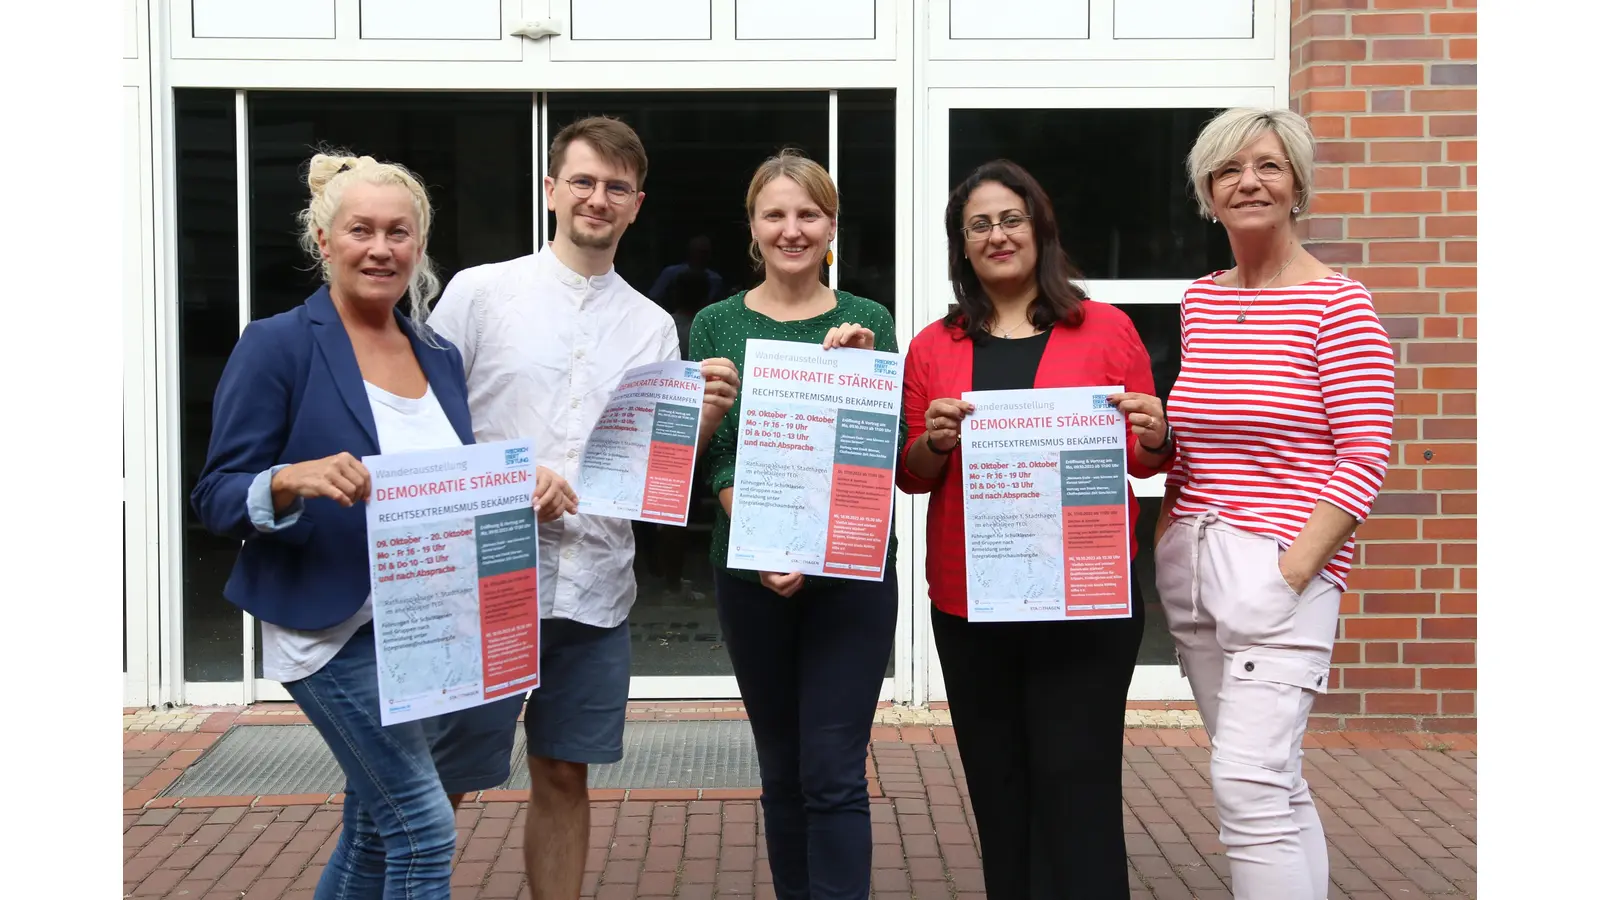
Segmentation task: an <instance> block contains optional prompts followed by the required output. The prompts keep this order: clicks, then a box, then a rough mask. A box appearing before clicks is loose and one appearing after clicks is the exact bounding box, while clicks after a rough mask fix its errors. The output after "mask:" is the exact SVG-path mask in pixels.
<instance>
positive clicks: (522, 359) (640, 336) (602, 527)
mask: <svg viewBox="0 0 1600 900" xmlns="http://www.w3.org/2000/svg"><path fill="white" fill-rule="evenodd" d="M427 324H428V325H430V326H432V327H433V329H434V330H435V331H437V332H438V333H439V334H440V335H442V336H443V337H444V338H445V339H446V340H448V341H450V342H451V343H452V344H455V345H456V347H457V348H458V349H460V351H461V357H462V360H463V361H464V362H465V364H466V370H467V401H468V404H469V405H470V407H471V409H472V431H473V434H474V435H475V436H476V437H477V439H478V440H479V441H483V442H488V441H500V440H508V439H514V438H530V437H531V438H532V439H533V442H534V449H535V453H536V454H537V457H538V463H539V465H541V466H545V467H546V468H549V469H551V470H553V471H555V472H557V473H559V474H560V475H561V476H562V477H563V478H565V479H567V481H568V482H570V483H572V484H574V485H575V484H577V482H578V463H579V461H580V459H581V457H582V456H583V445H584V443H585V442H586V441H587V440H588V439H589V433H590V432H591V431H593V430H594V426H595V424H596V423H597V422H598V421H599V419H600V413H601V412H602V411H603V410H604V409H605V404H606V400H607V398H608V397H609V395H610V393H611V391H612V389H613V388H615V387H616V386H617V385H618V384H619V383H620V382H621V380H622V373H623V372H625V371H627V370H628V369H631V368H633V367H635V366H642V365H647V364H649V363H657V362H664V361H666V360H673V359H680V358H681V356H680V354H679V348H678V332H677V327H676V326H675V325H674V323H673V321H672V317H671V316H670V315H668V314H667V313H666V312H665V311H664V310H662V308H661V307H659V306H657V305H656V304H655V303H653V302H651V301H650V299H649V298H648V297H646V296H644V295H643V294H641V293H639V292H638V291H636V290H634V289H633V288H632V287H629V286H628V284H627V283H626V282H624V281H623V280H622V279H621V278H619V277H618V276H617V273H616V270H615V269H612V270H610V271H608V272H606V273H605V274H604V275H598V276H595V277H593V278H586V277H584V276H582V275H579V274H578V273H576V272H574V271H572V270H571V269H569V268H567V267H566V266H565V265H563V264H562V263H561V261H560V260H558V259H556V256H555V254H554V253H553V252H551V250H550V248H549V247H545V248H544V249H543V250H541V251H539V252H538V253H536V254H533V255H532V256H524V257H521V258H519V259H513V260H510V261H508V262H501V263H492V264H490V265H485V266H477V267H475V268H471V269H466V270H464V271H462V272H460V273H458V274H457V275H456V276H455V277H454V278H452V279H451V280H450V285H449V286H448V287H446V288H445V291H444V295H443V296H442V297H440V298H439V303H438V305H437V306H435V307H434V310H433V313H432V314H431V315H430V316H429V317H428V320H427ZM633 553H634V548H633V528H632V524H631V523H630V522H628V521H627V520H625V519H615V518H610V517H607V516H590V515H584V514H582V513H579V514H577V515H564V516H562V517H561V518H560V519H559V520H557V521H554V522H549V523H544V524H540V526H539V608H540V612H541V614H542V615H543V616H544V617H545V618H551V617H555V618H562V619H573V620H575V621H578V622H582V623H584V624H586V625H594V626H597V627H600V628H610V627H613V626H615V625H618V624H620V623H622V622H624V621H626V620H627V618H628V611H629V610H630V609H632V607H633V601H634V597H635V596H636V592H637V586H636V584H635V582H634V577H633Z"/></svg>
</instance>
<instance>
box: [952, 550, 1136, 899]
mask: <svg viewBox="0 0 1600 900" xmlns="http://www.w3.org/2000/svg"><path fill="white" fill-rule="evenodd" d="M1144 617H1145V616H1144V601H1143V598H1142V597H1140V596H1139V591H1138V584H1137V582H1135V584H1134V596H1133V617H1132V618H1129V619H1107V620H1097V621H1087V622H979V623H973V622H969V621H967V620H966V619H964V618H962V617H960V616H952V615H950V614H948V613H944V612H940V611H939V610H938V609H934V610H933V638H934V643H935V645H936V646H937V647H938V650H939V664H940V666H941V668H942V669H943V671H944V682H945V691H946V694H947V696H948V698H949V701H950V718H951V721H952V723H953V724H954V725H955V731H956V747H957V749H958V750H959V751H960V752H961V764H962V768H963V769H964V770H965V771H966V775H967V790H968V793H969V794H970V796H971V798H972V811H973V815H974V817H975V818H976V819H977V822H978V841H979V843H980V845H981V847H982V851H983V879H984V884H985V887H986V888H987V890H988V896H989V900H1127V897H1128V896H1129V892H1128V874H1127V866H1128V863H1127V845H1126V843H1125V842H1124V840H1123V837H1122V725H1123V714H1124V711H1125V710H1126V708H1127V699H1128V685H1129V684H1130V683H1131V682H1132V680H1133V667H1134V663H1135V661H1136V660H1137V658H1138V655H1139V641H1140V638H1141V636H1142V633H1143V630H1144Z"/></svg>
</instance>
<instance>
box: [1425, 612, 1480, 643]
mask: <svg viewBox="0 0 1600 900" xmlns="http://www.w3.org/2000/svg"><path fill="white" fill-rule="evenodd" d="M1422 636H1423V637H1424V638H1429V639H1433V640H1438V639H1444V640H1457V641H1471V640H1476V639H1477V637H1478V618H1477V617H1476V616H1461V617H1449V618H1446V617H1435V618H1428V619H1423V620H1422Z"/></svg>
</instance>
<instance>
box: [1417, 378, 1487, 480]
mask: <svg viewBox="0 0 1600 900" xmlns="http://www.w3.org/2000/svg"><path fill="white" fill-rule="evenodd" d="M1422 386H1423V387H1425V388H1429V389H1432V390H1440V391H1470V390H1476V389H1477V387H1478V370H1477V369H1475V368H1464V367H1445V366H1439V367H1436V368H1431V369H1425V370H1423V373H1422ZM1441 462H1444V461H1443V460H1441ZM1452 464H1453V465H1475V464H1476V462H1475V461H1474V462H1472V463H1452Z"/></svg>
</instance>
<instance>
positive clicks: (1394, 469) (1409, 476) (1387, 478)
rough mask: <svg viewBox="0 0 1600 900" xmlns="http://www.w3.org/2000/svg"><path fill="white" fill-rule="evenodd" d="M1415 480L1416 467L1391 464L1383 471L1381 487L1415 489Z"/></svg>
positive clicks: (1388, 489)
mask: <svg viewBox="0 0 1600 900" xmlns="http://www.w3.org/2000/svg"><path fill="white" fill-rule="evenodd" d="M1417 481H1418V479H1417V470H1416V469H1407V468H1404V467H1402V466H1391V467H1390V468H1389V471H1387V472H1385V473H1383V489H1384V490H1386V491H1415V490H1417ZM1359 549H1360V548H1359V547H1358V548H1357V550H1359Z"/></svg>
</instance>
